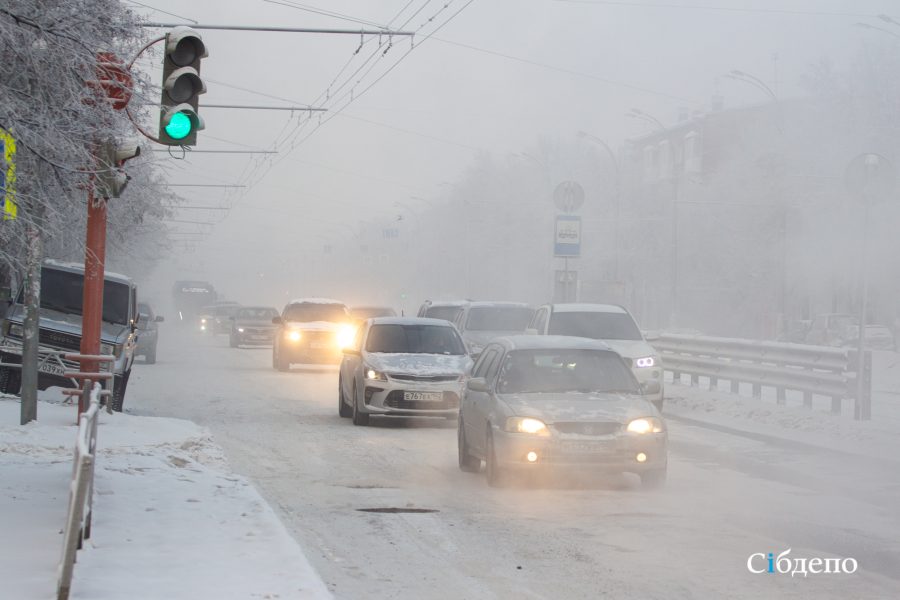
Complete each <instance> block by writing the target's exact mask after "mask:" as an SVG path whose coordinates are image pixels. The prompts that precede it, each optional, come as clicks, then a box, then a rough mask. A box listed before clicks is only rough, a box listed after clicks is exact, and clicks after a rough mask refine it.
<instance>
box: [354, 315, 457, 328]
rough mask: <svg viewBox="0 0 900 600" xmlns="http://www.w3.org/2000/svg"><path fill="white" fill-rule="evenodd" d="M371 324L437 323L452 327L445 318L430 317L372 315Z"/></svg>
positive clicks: (440, 325)
mask: <svg viewBox="0 0 900 600" xmlns="http://www.w3.org/2000/svg"><path fill="white" fill-rule="evenodd" d="M369 320H370V321H372V325H437V326H438V327H452V326H453V325H452V323H450V321H447V320H445V319H431V318H429V317H373V318H371V319H369Z"/></svg>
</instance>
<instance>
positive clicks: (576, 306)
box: [552, 302, 628, 313]
mask: <svg viewBox="0 0 900 600" xmlns="http://www.w3.org/2000/svg"><path fill="white" fill-rule="evenodd" d="M552 306H553V312H606V313H626V312H628V311H626V310H625V309H624V308H622V307H621V306H616V305H615V304H589V303H587V302H573V303H569V304H553V305H552Z"/></svg>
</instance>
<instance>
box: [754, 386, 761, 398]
mask: <svg viewBox="0 0 900 600" xmlns="http://www.w3.org/2000/svg"><path fill="white" fill-rule="evenodd" d="M753 397H754V398H756V399H757V400H759V399H760V398H762V384H761V383H754V384H753Z"/></svg>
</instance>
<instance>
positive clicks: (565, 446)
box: [559, 442, 612, 454]
mask: <svg viewBox="0 0 900 600" xmlns="http://www.w3.org/2000/svg"><path fill="white" fill-rule="evenodd" d="M559 449H560V451H561V452H562V453H563V454H600V453H603V452H608V451H610V450H611V449H612V446H611V445H610V444H608V443H605V442H562V443H561V444H560V446H559Z"/></svg>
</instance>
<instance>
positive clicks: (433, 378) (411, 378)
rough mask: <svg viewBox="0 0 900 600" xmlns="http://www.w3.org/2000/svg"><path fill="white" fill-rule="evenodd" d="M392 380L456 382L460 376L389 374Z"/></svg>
mask: <svg viewBox="0 0 900 600" xmlns="http://www.w3.org/2000/svg"><path fill="white" fill-rule="evenodd" d="M389 375H390V376H391V379H397V380H399V381H436V382H439V381H456V380H457V379H459V375H409V374H394V373H389Z"/></svg>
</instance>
